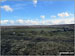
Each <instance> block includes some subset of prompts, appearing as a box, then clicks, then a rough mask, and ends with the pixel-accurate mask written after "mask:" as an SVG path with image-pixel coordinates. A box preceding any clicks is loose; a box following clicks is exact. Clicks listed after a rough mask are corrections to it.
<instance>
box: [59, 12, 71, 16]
mask: <svg viewBox="0 0 75 56" xmlns="http://www.w3.org/2000/svg"><path fill="white" fill-rule="evenodd" d="M58 16H60V17H68V16H70V15H69V13H68V12H62V13H58Z"/></svg>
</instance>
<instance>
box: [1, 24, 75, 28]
mask: <svg viewBox="0 0 75 56" xmlns="http://www.w3.org/2000/svg"><path fill="white" fill-rule="evenodd" d="M74 25H75V24H61V25H27V26H1V28H43V27H44V28H49V27H53V28H54V27H55V28H62V27H64V28H74Z"/></svg>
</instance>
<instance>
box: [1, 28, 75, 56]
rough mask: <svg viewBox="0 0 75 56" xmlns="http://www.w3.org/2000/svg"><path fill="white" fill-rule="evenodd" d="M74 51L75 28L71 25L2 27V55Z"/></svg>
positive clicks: (53, 53)
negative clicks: (70, 26)
mask: <svg viewBox="0 0 75 56" xmlns="http://www.w3.org/2000/svg"><path fill="white" fill-rule="evenodd" d="M59 52H74V29H73V28H69V27H60V28H59V27H46V28H44V27H42V28H40V27H38V28H37V27H31V28H30V27H29V28H7V29H6V28H2V29H1V54H2V55H58V54H59Z"/></svg>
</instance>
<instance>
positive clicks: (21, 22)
mask: <svg viewBox="0 0 75 56" xmlns="http://www.w3.org/2000/svg"><path fill="white" fill-rule="evenodd" d="M16 22H17V23H19V24H24V20H23V19H18V20H16Z"/></svg>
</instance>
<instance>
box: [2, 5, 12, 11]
mask: <svg viewBox="0 0 75 56" xmlns="http://www.w3.org/2000/svg"><path fill="white" fill-rule="evenodd" d="M1 8H3V9H4V10H5V11H7V12H8V11H10V12H12V11H13V9H12V8H11V7H10V6H9V5H4V6H1Z"/></svg>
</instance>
